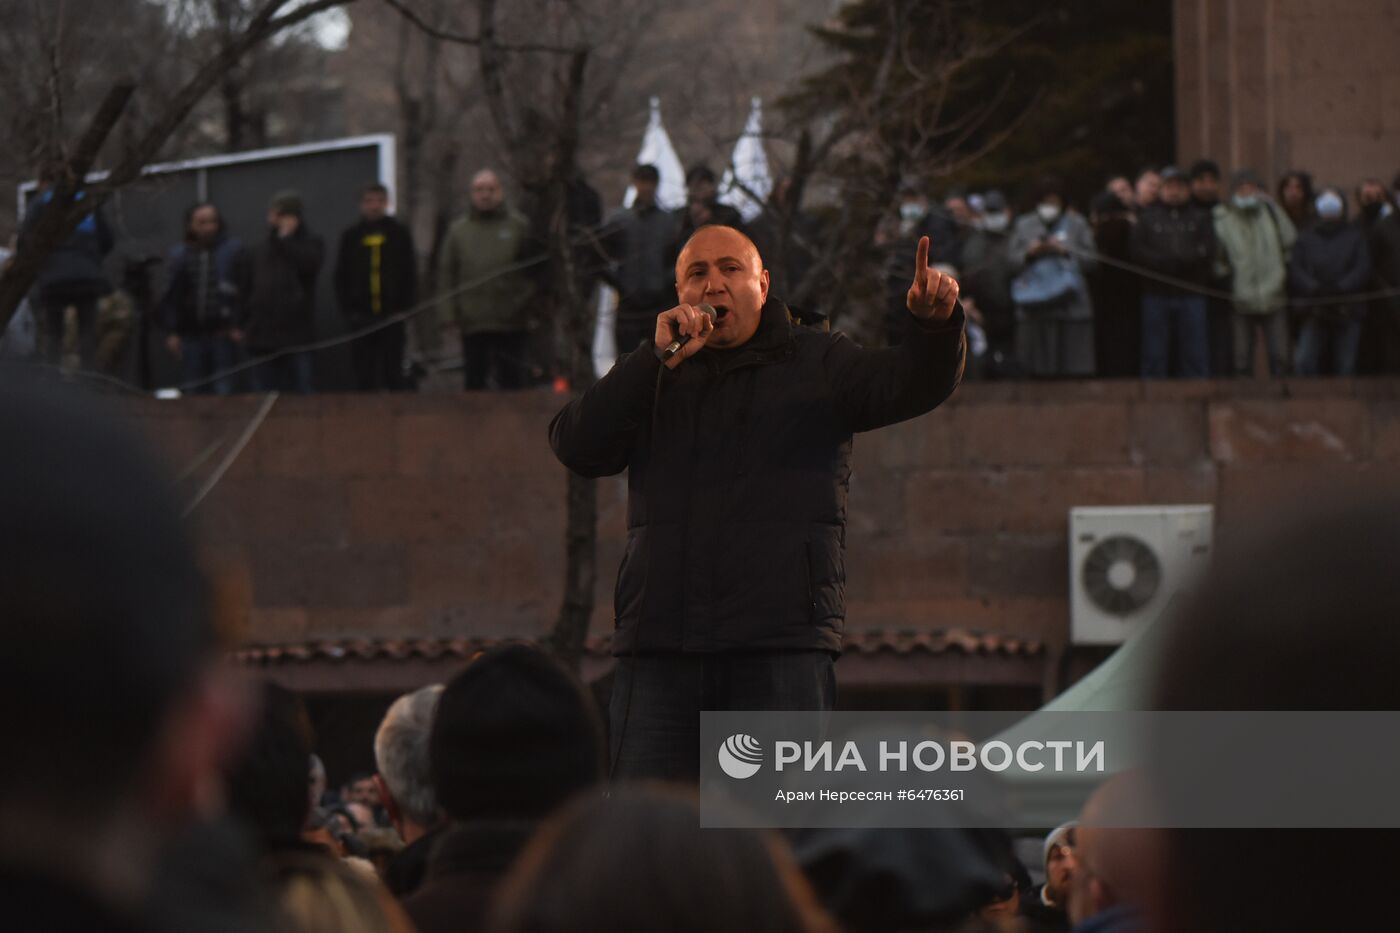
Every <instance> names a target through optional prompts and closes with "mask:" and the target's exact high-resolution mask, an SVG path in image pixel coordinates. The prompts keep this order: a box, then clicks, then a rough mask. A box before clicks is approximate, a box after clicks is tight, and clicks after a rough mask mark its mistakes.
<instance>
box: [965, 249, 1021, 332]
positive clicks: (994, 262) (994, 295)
mask: <svg viewBox="0 0 1400 933" xmlns="http://www.w3.org/2000/svg"><path fill="white" fill-rule="evenodd" d="M1010 246H1011V243H1010V239H1009V238H1008V236H1007V234H1005V233H993V232H991V231H989V230H974V231H972V233H970V234H968V237H967V240H966V241H965V242H964V243H963V244H962V264H961V265H960V266H958V271H959V273H961V274H960V277H959V281H960V284H961V285H962V290H963V293H964V294H968V295H971V296H973V297H974V298H975V299H976V300H977V307H979V308H981V309H982V317H983V319H984V320H985V322H986V326H987V335H988V336H989V337H991V338H992V339H993V340H996V341H998V342H1001V341H1003V340H1005V339H1007V338H1009V336H1010V334H1011V331H1012V329H1013V328H1014V327H1015V326H1016V321H1015V315H1016V302H1014V301H1012V299H1011V280H1012V279H1013V278H1015V277H1016V264H1015V263H1014V262H1013V261H1012V259H1011V252H1010Z"/></svg>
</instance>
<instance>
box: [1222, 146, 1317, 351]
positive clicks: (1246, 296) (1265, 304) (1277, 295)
mask: <svg viewBox="0 0 1400 933" xmlns="http://www.w3.org/2000/svg"><path fill="white" fill-rule="evenodd" d="M1230 191H1231V198H1230V201H1229V203H1228V204H1225V203H1222V204H1217V205H1216V206H1215V209H1214V211H1213V212H1212V217H1213V218H1214V221H1215V240H1216V243H1217V244H1218V246H1219V253H1218V256H1217V261H1216V271H1217V273H1219V274H1221V275H1225V274H1228V275H1229V276H1230V282H1231V291H1232V292H1233V294H1234V296H1235V314H1234V330H1235V375H1237V376H1245V375H1248V374H1249V372H1250V370H1251V369H1252V368H1253V365H1254V342H1255V339H1256V338H1255V335H1256V333H1257V332H1258V331H1259V330H1260V329H1261V328H1262V329H1263V331H1264V342H1265V346H1266V348H1267V349H1268V354H1269V373H1270V375H1273V376H1282V375H1284V374H1285V373H1286V372H1287V369H1288V356H1289V354H1288V289H1287V286H1288V257H1289V254H1290V253H1291V252H1292V250H1293V242H1294V241H1295V240H1296V239H1297V238H1298V234H1297V231H1296V230H1294V228H1293V222H1292V221H1291V220H1289V219H1288V214H1287V213H1286V212H1285V211H1284V210H1283V209H1282V208H1281V207H1279V206H1278V205H1276V204H1274V203H1273V202H1272V201H1270V200H1269V198H1268V197H1267V196H1266V195H1265V194H1264V186H1263V185H1262V184H1261V183H1260V180H1259V176H1258V175H1256V174H1255V173H1254V172H1252V171H1250V170H1249V169H1241V170H1240V171H1238V172H1236V173H1235V174H1234V176H1233V177H1232V178H1231V180H1230Z"/></svg>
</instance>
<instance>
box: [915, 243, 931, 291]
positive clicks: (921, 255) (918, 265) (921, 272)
mask: <svg viewBox="0 0 1400 933" xmlns="http://www.w3.org/2000/svg"><path fill="white" fill-rule="evenodd" d="M927 276H928V237H926V236H921V237H919V251H918V253H917V254H916V255H915V256H914V281H916V282H922V281H923V280H924V279H925V278H926V277H927Z"/></svg>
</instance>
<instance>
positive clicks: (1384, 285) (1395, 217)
mask: <svg viewBox="0 0 1400 933" xmlns="http://www.w3.org/2000/svg"><path fill="white" fill-rule="evenodd" d="M1368 239H1369V243H1370V248H1371V271H1372V273H1373V275H1374V276H1375V278H1374V282H1375V287H1376V290H1377V291H1396V290H1400V211H1393V212H1392V213H1391V214H1390V215H1389V216H1388V217H1384V218H1382V219H1381V220H1378V221H1376V222H1375V223H1374V224H1372V225H1371V231H1370V236H1369V238H1368ZM1377 304H1378V306H1380V307H1383V308H1386V309H1388V310H1390V311H1392V312H1394V313H1400V294H1395V295H1391V296H1390V297H1388V298H1383V299H1380V300H1379V301H1378V302H1377Z"/></svg>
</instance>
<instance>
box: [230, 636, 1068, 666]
mask: <svg viewBox="0 0 1400 933" xmlns="http://www.w3.org/2000/svg"><path fill="white" fill-rule="evenodd" d="M521 640H522V639H518V638H407V639H383V638H376V639H368V638H348V639H341V640H326V641H305V642H294V643H291V644H279V645H245V646H243V647H242V648H240V649H238V650H236V651H234V652H233V653H232V656H233V658H234V660H236V661H238V662H239V663H241V664H246V665H248V666H250V667H256V666H265V665H273V664H307V663H312V662H327V661H329V662H336V661H345V660H350V659H355V660H361V661H408V660H425V661H435V660H439V659H443V658H460V659H462V660H466V659H468V658H470V657H472V656H473V655H475V654H477V653H478V652H480V651H485V650H487V649H488V648H492V647H494V646H496V645H500V644H505V643H507V642H514V641H521ZM845 647H846V651H847V653H848V654H861V655H872V654H878V653H881V652H888V653H891V654H896V655H915V654H931V655H941V654H967V655H996V656H1000V657H1018V658H1030V657H1036V656H1038V655H1041V654H1042V653H1044V651H1045V643H1044V642H1041V641H1038V640H1035V639H1025V638H1014V637H1011V636H1007V635H997V634H991V633H985V632H970V631H967V630H965V629H943V630H915V629H850V630H847V632H846V635H845ZM611 652H612V639H611V638H610V637H609V636H602V637H595V638H590V639H588V641H587V642H586V643H585V644H584V654H586V655H589V656H592V657H600V658H604V657H608V656H609V655H610V654H611Z"/></svg>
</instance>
